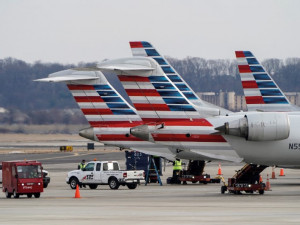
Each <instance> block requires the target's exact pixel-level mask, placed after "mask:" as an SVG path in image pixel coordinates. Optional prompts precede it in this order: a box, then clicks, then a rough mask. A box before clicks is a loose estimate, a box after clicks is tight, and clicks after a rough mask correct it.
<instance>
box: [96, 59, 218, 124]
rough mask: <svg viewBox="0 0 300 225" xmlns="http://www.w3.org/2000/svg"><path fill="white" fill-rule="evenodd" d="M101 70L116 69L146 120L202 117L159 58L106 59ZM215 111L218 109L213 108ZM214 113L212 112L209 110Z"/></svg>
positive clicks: (141, 115)
mask: <svg viewBox="0 0 300 225" xmlns="http://www.w3.org/2000/svg"><path fill="white" fill-rule="evenodd" d="M98 66H99V68H100V69H102V70H110V71H114V72H115V73H116V74H117V75H118V77H119V80H120V81H121V83H122V85H123V86H124V89H125V91H126V92H127V94H128V96H129V98H130V100H131V101H132V103H133V105H134V107H135V108H136V110H137V112H138V114H139V115H140V117H141V118H142V119H143V121H144V122H146V123H149V122H162V121H168V120H172V121H174V120H179V121H180V120H193V119H199V118H203V114H202V112H200V111H199V110H198V108H197V106H195V105H194V104H193V103H191V102H190V101H189V99H187V97H186V96H185V95H184V94H182V93H181V92H180V90H179V88H178V86H176V85H175V84H173V83H172V82H171V80H170V79H169V77H168V76H167V75H166V73H165V71H166V70H163V69H161V67H160V66H159V65H158V63H157V61H156V60H154V59H152V58H147V57H134V58H125V59H117V60H109V61H105V62H103V63H101V64H99V65H98ZM213 110H214V113H215V114H218V113H219V111H218V110H216V109H213ZM209 113H211V111H209Z"/></svg>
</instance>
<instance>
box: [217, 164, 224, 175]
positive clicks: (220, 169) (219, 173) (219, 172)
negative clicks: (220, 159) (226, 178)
mask: <svg viewBox="0 0 300 225" xmlns="http://www.w3.org/2000/svg"><path fill="white" fill-rule="evenodd" d="M217 175H223V174H222V168H221V164H219V169H218V174H217Z"/></svg>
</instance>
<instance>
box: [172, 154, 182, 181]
mask: <svg viewBox="0 0 300 225" xmlns="http://www.w3.org/2000/svg"><path fill="white" fill-rule="evenodd" d="M181 170H182V166H181V160H180V159H176V160H175V162H173V178H176V179H177V178H178V175H179V172H180V171H181Z"/></svg>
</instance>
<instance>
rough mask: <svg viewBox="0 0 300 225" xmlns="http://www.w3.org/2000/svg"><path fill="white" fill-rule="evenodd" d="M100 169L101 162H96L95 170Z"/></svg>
mask: <svg viewBox="0 0 300 225" xmlns="http://www.w3.org/2000/svg"><path fill="white" fill-rule="evenodd" d="M100 169H101V163H97V166H96V171H100Z"/></svg>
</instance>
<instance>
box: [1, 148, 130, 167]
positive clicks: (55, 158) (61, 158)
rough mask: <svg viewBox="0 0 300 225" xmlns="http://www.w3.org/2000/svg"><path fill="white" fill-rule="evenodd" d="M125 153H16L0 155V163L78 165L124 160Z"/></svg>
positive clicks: (91, 151)
mask: <svg viewBox="0 0 300 225" xmlns="http://www.w3.org/2000/svg"><path fill="white" fill-rule="evenodd" d="M124 157H125V152H124V151H120V152H110V153H105V152H103V151H101V152H99V151H93V150H90V151H81V152H59V151H57V152H56V153H52V152H51V153H35V154H32V153H16V154H0V160H1V161H13V160H24V159H26V160H38V161H40V162H41V163H42V164H64V163H79V162H81V160H82V159H85V160H86V161H92V160H94V159H95V158H96V159H97V160H100V161H101V160H102V161H105V160H124Z"/></svg>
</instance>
